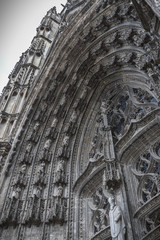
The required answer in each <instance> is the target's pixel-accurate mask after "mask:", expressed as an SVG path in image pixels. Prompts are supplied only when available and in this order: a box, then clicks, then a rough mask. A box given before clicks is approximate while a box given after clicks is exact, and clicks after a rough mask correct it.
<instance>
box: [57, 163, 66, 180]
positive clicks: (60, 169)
mask: <svg viewBox="0 0 160 240" xmlns="http://www.w3.org/2000/svg"><path fill="white" fill-rule="evenodd" d="M64 163H65V162H64V160H62V159H61V160H60V161H59V162H58V164H57V168H56V173H55V182H64V181H65V173H64Z"/></svg>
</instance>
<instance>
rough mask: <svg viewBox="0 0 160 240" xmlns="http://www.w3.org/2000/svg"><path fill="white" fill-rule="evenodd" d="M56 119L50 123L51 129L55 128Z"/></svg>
mask: <svg viewBox="0 0 160 240" xmlns="http://www.w3.org/2000/svg"><path fill="white" fill-rule="evenodd" d="M57 123H58V119H57V118H56V117H55V118H54V119H53V121H52V124H51V128H55V127H56V126H57Z"/></svg>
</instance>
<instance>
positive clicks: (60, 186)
mask: <svg viewBox="0 0 160 240" xmlns="http://www.w3.org/2000/svg"><path fill="white" fill-rule="evenodd" d="M62 195H63V187H62V185H59V186H58V189H57V197H62Z"/></svg>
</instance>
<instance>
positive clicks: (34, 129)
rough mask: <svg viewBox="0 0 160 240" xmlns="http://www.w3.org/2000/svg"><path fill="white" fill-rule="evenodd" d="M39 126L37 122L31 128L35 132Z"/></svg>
mask: <svg viewBox="0 0 160 240" xmlns="http://www.w3.org/2000/svg"><path fill="white" fill-rule="evenodd" d="M39 126H40V124H39V122H36V124H35V125H34V128H33V131H34V132H37V131H38V129H39Z"/></svg>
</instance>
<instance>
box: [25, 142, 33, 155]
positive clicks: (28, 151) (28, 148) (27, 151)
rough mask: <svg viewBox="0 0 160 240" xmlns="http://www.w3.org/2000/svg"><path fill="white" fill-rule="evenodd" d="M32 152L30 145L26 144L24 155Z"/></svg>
mask: <svg viewBox="0 0 160 240" xmlns="http://www.w3.org/2000/svg"><path fill="white" fill-rule="evenodd" d="M31 150H32V144H31V143H28V145H27V147H26V154H29V153H30V152H31Z"/></svg>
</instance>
